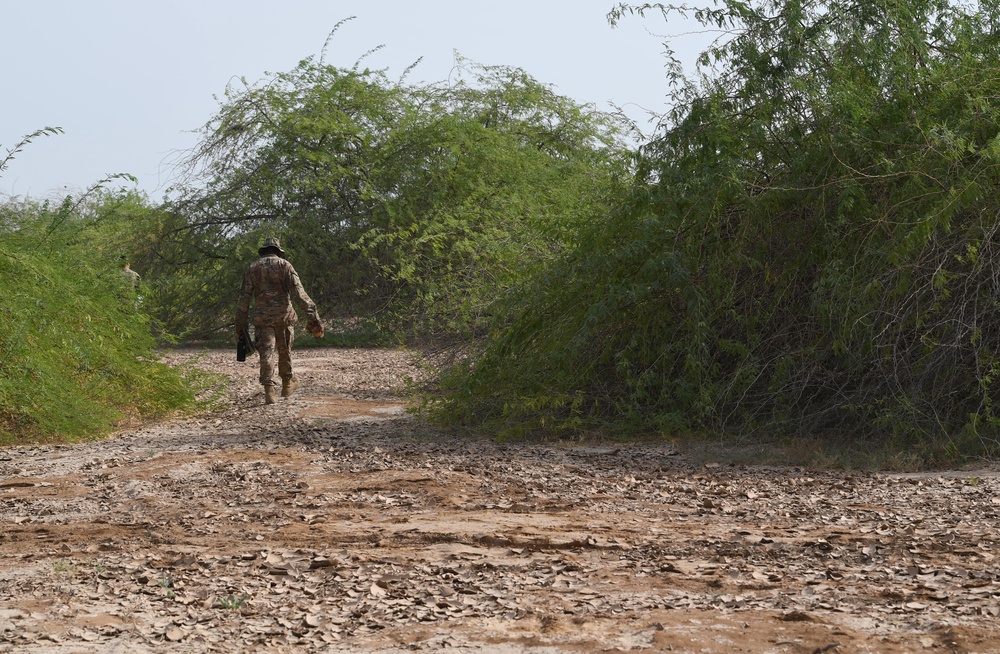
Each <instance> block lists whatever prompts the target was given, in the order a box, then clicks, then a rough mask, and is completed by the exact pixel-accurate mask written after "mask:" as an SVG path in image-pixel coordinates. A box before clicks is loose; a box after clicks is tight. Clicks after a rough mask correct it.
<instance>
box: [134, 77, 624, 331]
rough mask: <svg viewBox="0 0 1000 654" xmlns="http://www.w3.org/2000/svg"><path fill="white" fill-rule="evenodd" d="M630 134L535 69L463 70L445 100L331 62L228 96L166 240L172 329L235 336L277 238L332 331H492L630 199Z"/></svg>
mask: <svg viewBox="0 0 1000 654" xmlns="http://www.w3.org/2000/svg"><path fill="white" fill-rule="evenodd" d="M404 80H405V77H404ZM621 134H622V128H621V126H620V125H619V123H618V122H617V121H616V120H615V119H613V118H612V117H611V116H608V115H605V114H603V113H600V112H598V111H596V110H594V108H593V107H590V106H586V105H581V104H579V103H577V102H574V101H572V100H570V99H568V98H565V97H562V96H560V95H558V94H556V93H554V92H553V91H552V89H551V88H550V87H548V86H546V85H544V84H542V83H539V82H538V81H536V80H534V79H533V78H532V77H531V76H529V75H528V74H527V73H525V72H524V71H522V70H520V69H515V68H508V67H503V66H498V67H486V66H478V65H475V64H472V63H470V62H467V61H464V60H459V61H458V62H457V68H456V71H455V72H454V73H453V75H452V78H451V80H450V82H449V83H447V84H444V83H441V84H421V85H414V84H407V83H405V81H393V80H390V79H389V78H388V77H387V75H386V73H385V72H384V71H375V70H370V69H362V68H360V67H359V66H355V67H354V68H351V69H345V68H340V67H336V66H332V65H329V64H327V63H324V61H323V59H322V57H321V58H319V59H318V60H317V59H315V58H308V59H306V60H304V61H302V62H301V63H300V64H299V65H298V66H297V67H296V68H295V69H293V70H292V71H289V72H287V73H281V74H278V75H275V76H273V77H272V78H270V79H268V80H266V81H265V82H263V83H260V84H257V85H249V84H246V83H243V84H241V85H240V86H238V87H236V86H231V87H230V88H229V90H228V92H227V95H226V98H225V100H224V102H223V103H222V105H221V107H220V109H219V112H218V114H217V115H216V116H215V117H214V118H213V119H212V120H211V121H210V122H209V123H208V124H207V125H206V126H205V128H204V130H203V138H202V140H201V143H200V144H199V146H198V147H197V148H196V150H195V151H194V152H193V153H192V154H191V156H190V158H189V160H188V162H187V163H188V167H187V172H188V173H189V177H187V178H186V179H185V182H184V183H183V184H181V185H179V186H178V187H177V188H176V189H174V199H173V200H172V201H171V202H170V203H169V204H168V205H166V206H165V207H164V210H165V212H164V218H163V223H162V225H161V228H160V231H159V233H158V234H157V235H156V236H155V237H154V238H153V240H154V241H156V243H157V248H158V261H159V262H160V263H159V270H158V273H159V274H160V276H162V277H169V278H171V279H172V280H173V281H172V283H171V288H170V289H165V291H164V294H163V295H162V305H161V307H160V308H159V311H158V314H159V315H160V316H161V317H162V318H163V319H164V320H165V321H168V322H172V324H173V325H174V327H175V329H177V330H181V329H183V328H184V327H185V326H188V327H190V326H191V325H192V324H195V325H198V326H199V327H200V328H201V329H202V330H203V331H210V330H211V329H217V328H221V327H225V325H226V323H225V319H226V318H227V317H228V316H229V314H230V313H231V309H230V307H231V304H232V302H233V298H234V297H235V295H234V293H235V289H236V288H238V285H239V275H240V273H241V271H242V269H243V268H244V267H245V266H246V265H247V263H248V261H249V260H251V259H252V257H253V256H254V250H255V249H256V247H257V245H258V244H259V243H260V241H261V240H262V238H263V237H264V236H265V235H271V234H273V235H277V236H279V237H281V239H282V244H283V246H285V249H287V250H288V251H289V252H290V253H291V255H290V258H291V260H292V261H293V263H294V264H295V266H296V268H297V269H298V270H299V272H300V275H301V277H302V279H303V281H304V283H305V286H306V288H307V289H308V290H309V292H310V294H311V295H312V296H313V298H314V299H315V300H316V301H317V303H318V304H319V306H320V308H321V310H322V311H323V312H324V313H325V315H326V316H327V317H333V318H336V317H345V318H346V317H353V318H359V317H360V318H373V319H377V320H378V321H380V323H381V324H382V325H383V326H386V327H388V328H390V329H393V330H403V329H409V330H413V331H415V332H418V333H421V334H427V333H436V334H446V335H456V334H464V335H469V334H472V335H475V334H477V333H481V332H482V329H483V328H484V326H485V325H486V324H488V322H489V321H490V320H492V319H493V305H494V304H495V302H496V301H497V299H498V298H500V297H502V296H504V295H505V294H507V293H508V292H509V291H510V289H512V288H516V287H517V286H518V285H519V284H520V283H521V282H522V280H523V279H525V277H526V276H527V275H528V274H529V273H530V272H531V271H532V270H536V269H538V268H539V267H540V266H543V265H544V264H545V262H547V261H548V260H550V259H551V258H552V257H553V256H555V254H557V253H559V252H561V251H562V250H563V249H564V248H565V247H566V246H567V244H568V243H570V242H572V240H573V235H574V234H576V233H577V232H578V231H579V229H580V227H581V226H582V225H583V224H585V223H586V222H587V221H588V220H589V219H590V217H591V216H593V215H599V214H600V213H601V212H602V207H603V206H605V205H606V203H608V202H610V201H611V200H610V199H612V198H615V197H617V192H616V191H615V189H616V188H617V187H618V185H619V180H621V179H622V176H623V173H624V172H625V171H626V170H627V166H628V164H629V159H628V154H629V152H628V150H627V149H626V148H625V147H624V145H623V144H622V140H621Z"/></svg>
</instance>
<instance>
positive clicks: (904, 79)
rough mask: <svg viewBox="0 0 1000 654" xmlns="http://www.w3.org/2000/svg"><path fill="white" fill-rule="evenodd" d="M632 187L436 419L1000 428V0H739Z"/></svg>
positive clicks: (729, 5)
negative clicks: (972, 0) (956, 0)
mask: <svg viewBox="0 0 1000 654" xmlns="http://www.w3.org/2000/svg"><path fill="white" fill-rule="evenodd" d="M655 12H663V13H664V14H665V15H669V14H671V13H672V12H681V13H686V14H688V15H690V16H692V17H693V18H694V19H695V20H697V21H699V22H701V23H702V24H703V25H705V26H706V27H707V28H712V29H718V30H720V31H721V32H722V33H723V36H722V37H720V39H719V40H718V41H717V42H716V43H714V44H713V45H712V46H711V47H710V48H709V49H707V50H706V52H705V53H703V55H702V58H701V66H702V68H701V71H700V72H701V73H702V74H701V76H700V77H698V78H696V79H695V80H689V79H686V78H684V77H682V76H680V74H679V71H678V68H677V67H676V66H674V67H671V68H670V70H671V71H672V75H673V76H672V78H671V79H670V80H669V81H670V83H671V87H672V88H673V89H674V99H675V100H676V105H675V109H674V110H673V111H672V112H671V113H670V114H669V115H667V116H665V117H664V122H663V127H662V131H661V132H660V133H659V134H658V135H657V138H655V139H654V140H653V141H651V142H650V143H648V144H647V145H646V146H644V147H643V149H642V153H641V157H640V162H639V175H638V177H637V183H636V189H635V192H634V193H633V195H632V197H631V199H630V201H629V203H628V204H627V205H626V206H625V207H624V208H623V209H622V210H621V211H619V212H617V213H616V214H615V215H614V216H612V217H611V219H610V220H609V221H607V222H602V223H599V224H595V225H594V226H593V229H590V230H589V231H588V232H587V233H586V234H584V236H583V238H582V239H581V242H580V245H579V247H577V248H576V249H575V250H574V251H573V252H572V253H570V254H569V255H568V256H566V257H565V258H564V259H563V260H562V261H560V262H559V263H558V264H557V265H555V266H553V267H552V268H551V269H549V270H547V271H544V272H543V273H542V274H540V275H539V276H537V277H536V278H535V280H534V282H533V283H532V284H530V285H527V286H526V289H525V291H524V292H523V294H521V296H520V297H519V298H518V299H517V300H516V301H515V302H512V303H511V304H510V305H508V306H509V307H510V311H511V314H512V318H511V320H510V321H509V322H508V323H506V324H504V325H501V327H500V328H499V329H498V332H497V335H496V338H495V339H494V340H492V341H491V342H490V343H489V344H488V346H487V347H486V348H485V351H484V352H483V353H482V355H481V356H477V357H473V358H472V359H471V360H469V361H468V362H467V363H466V364H464V365H462V366H459V367H458V368H456V369H455V370H453V371H452V374H451V375H449V376H446V378H445V380H444V390H445V391H446V393H445V395H444V397H443V399H442V400H441V401H440V402H439V403H438V405H437V407H436V408H437V411H438V412H437V415H438V416H439V417H441V418H442V419H445V420H449V421H459V422H481V421H489V422H493V423H494V424H498V425H501V426H503V427H505V428H508V429H515V430H516V429H537V428H544V429H551V428H554V429H570V430H576V429H579V428H581V426H585V425H587V424H590V423H592V422H597V421H602V420H607V419H614V420H616V421H625V422H631V423H634V424H636V425H644V426H645V427H647V428H654V429H659V430H662V431H668V432H671V431H679V430H698V429H710V430H713V431H715V430H724V431H732V432H736V433H740V434H748V433H751V432H753V431H755V430H759V429H767V430H769V431H774V430H780V431H785V432H788V433H814V434H823V433H837V434H843V433H846V432H850V433H853V434H860V435H862V436H867V437H871V438H878V439H882V440H891V441H893V442H895V443H898V444H900V445H903V446H905V444H907V443H914V442H924V441H926V440H927V439H931V440H936V441H939V442H943V443H947V444H950V445H951V446H954V447H955V448H957V449H958V450H962V451H969V449H976V448H979V449H986V450H990V449H991V448H992V447H993V446H994V444H995V443H996V441H995V438H996V434H997V425H998V420H1000V416H998V415H997V413H996V411H995V409H994V405H995V402H996V399H997V393H998V387H997V370H998V366H1000V363H998V362H1000V359H998V354H997V352H998V349H997V343H998V342H1000V329H998V327H997V325H998V324H1000V315H998V304H997V299H996V298H997V294H998V290H1000V289H998V282H997V280H998V279H1000V270H998V269H997V268H996V266H997V264H996V263H995V262H996V261H997V260H998V255H1000V252H998V251H997V248H998V246H1000V238H998V234H997V219H996V217H997V215H1000V204H998V201H997V199H996V198H997V197H998V196H997V193H996V191H997V188H998V186H1000V184H998V183H1000V179H998V172H1000V168H998V166H997V162H998V153H1000V146H998V143H1000V136H998V135H1000V113H998V111H1000V109H998V107H997V105H996V103H995V102H994V99H995V98H996V97H997V96H998V93H1000V77H997V76H996V75H995V74H994V71H995V70H997V69H998V68H1000V49H998V48H997V43H998V39H1000V37H998V36H997V34H998V33H1000V32H998V30H997V26H998V25H1000V12H998V7H997V4H996V3H995V2H984V3H979V4H978V5H977V6H976V7H975V8H966V7H963V6H959V5H953V4H951V3H948V2H946V1H944V0H940V1H938V0H928V1H920V2H909V1H908V2H896V1H895V0H876V1H875V2H868V3H861V4H858V3H855V2H853V1H835V2H822V3H821V2H813V1H802V0H773V1H767V2H761V3H753V4H751V3H746V2H740V1H738V0H727V1H724V2H721V3H719V4H718V5H716V6H715V7H713V8H707V9H680V8H671V7H668V6H665V5H661V4H647V5H641V6H634V5H620V6H619V7H618V8H617V9H616V10H615V11H613V12H612V15H611V18H612V20H620V19H622V18H624V17H625V16H626V15H628V14H648V13H655Z"/></svg>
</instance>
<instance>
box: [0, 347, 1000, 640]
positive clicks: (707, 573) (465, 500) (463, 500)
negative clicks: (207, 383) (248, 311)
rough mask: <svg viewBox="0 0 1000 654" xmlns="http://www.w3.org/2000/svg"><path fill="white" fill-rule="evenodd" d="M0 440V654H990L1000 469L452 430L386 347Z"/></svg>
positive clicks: (994, 629) (236, 378) (209, 364)
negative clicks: (154, 414) (105, 435)
mask: <svg viewBox="0 0 1000 654" xmlns="http://www.w3.org/2000/svg"><path fill="white" fill-rule="evenodd" d="M172 356H173V357H174V358H178V359H184V358H191V357H192V356H196V357H197V359H198V365H200V366H202V367H205V368H207V369H211V370H215V371H218V372H222V373H224V374H227V375H229V376H231V377H232V379H233V384H232V387H231V397H230V399H229V400H227V401H226V402H225V403H224V405H223V406H222V407H221V408H220V409H219V410H217V411H215V412H212V413H207V414H203V415H199V416H196V417H194V418H186V419H181V420H174V421H170V422H167V423H164V424H157V425H150V426H145V427H142V428H139V429H132V430H129V431H125V432H122V433H119V434H117V435H115V436H114V437H112V438H109V439H107V440H102V441H100V442H91V443H83V444H75V445H64V446H32V447H15V448H8V449H4V450H0V652H25V653H33V654H43V653H44V654H50V653H59V654H70V653H72V654H78V653H79V654H85V653H96V652H122V653H125V652H138V653H140V654H142V653H149V652H171V653H187V652H234V651H236V652H274V653H278V652H340V651H345V652H346V651H368V652H403V651H414V650H439V649H446V648H447V649H450V650H451V651H454V652H473V651H476V652H511V653H513V652H517V653H542V652H546V653H548V652H552V653H555V652H604V651H629V650H649V651H657V652H660V651H673V652H706V653H712V652H727V653H729V652H754V653H765V652H790V653H792V652H794V653H806V654H818V653H821V652H830V653H831V654H837V653H847V652H880V653H882V652H888V653H897V652H898V653H901V652H922V651H932V652H934V651H941V652H998V651H1000V626H998V617H1000V570H998V568H997V560H996V557H997V556H998V554H1000V542H998V539H1000V534H998V530H997V527H998V511H1000V497H998V494H997V490H998V487H1000V479H998V476H997V474H996V473H994V472H992V471H979V472H970V471H964V472H953V473H947V472H942V473H934V474H921V475H886V474H858V473H841V472H821V471H811V470H803V469H793V468H751V467H737V466H728V465H713V464H708V465H700V464H699V465H695V464H693V463H692V462H691V461H690V460H689V459H688V458H687V457H685V456H684V455H683V454H682V453H679V452H677V451H675V450H674V449H673V448H672V447H671V446H670V445H669V444H654V445H651V444H640V445H621V444H588V445H576V446H540V445H537V444H526V443H496V442H491V441H489V440H485V439H484V440H477V439H472V438H468V437H465V438H462V439H457V438H455V437H449V436H448V435H446V434H440V433H435V432H433V431H432V430H430V429H428V428H426V427H425V426H422V425H421V424H419V423H418V422H417V421H416V420H415V419H414V418H413V417H411V416H409V415H408V414H406V413H405V412H404V409H403V406H402V400H401V399H400V398H401V395H400V392H399V391H400V389H401V388H402V385H403V380H404V379H405V378H406V377H407V376H415V375H416V374H417V368H416V367H414V362H413V361H412V360H411V358H410V356H409V355H407V354H406V353H403V352H398V351H388V350H341V349H316V350H300V351H299V352H297V353H296V360H297V364H298V372H299V374H300V376H301V378H302V381H303V385H302V387H301V388H300V390H299V392H298V393H296V395H295V396H293V397H292V398H289V399H287V400H282V401H280V402H279V403H278V404H276V405H272V406H265V405H263V403H262V399H263V398H262V394H261V393H260V387H259V386H258V385H257V384H256V382H255V379H256V371H255V369H254V365H253V363H251V362H248V363H246V364H237V362H236V361H235V359H234V357H233V353H232V352H230V351H203V352H200V353H199V352H191V351H188V352H178V353H174V354H173V355H172Z"/></svg>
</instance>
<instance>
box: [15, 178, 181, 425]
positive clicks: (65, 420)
mask: <svg viewBox="0 0 1000 654" xmlns="http://www.w3.org/2000/svg"><path fill="white" fill-rule="evenodd" d="M99 196H100V194H99V193H97V192H95V193H91V194H88V195H85V196H83V197H81V198H76V199H74V198H66V199H65V200H64V201H62V202H61V203H59V204H58V206H51V205H49V204H48V203H43V204H37V203H33V202H28V201H22V202H18V201H15V200H8V201H6V202H4V203H3V204H0V234H2V238H0V280H2V285H3V288H4V289H5V290H4V293H3V295H2V297H0V442H2V441H11V440H20V439H26V438H30V439H35V438H38V439H49V438H58V439H72V438H78V437H85V436H92V435H98V434H101V433H103V432H106V431H107V430H109V429H111V428H112V427H113V426H114V425H116V424H118V423H120V422H121V421H122V420H123V419H132V418H143V417H150V416H155V415H160V414H163V413H165V412H168V411H171V410H174V409H178V408H182V407H186V406H190V405H192V403H193V401H194V397H193V391H192V386H190V385H189V384H188V383H187V382H186V381H185V379H183V378H182V377H181V375H180V374H179V373H178V372H177V371H176V370H174V369H172V368H169V367H168V366H165V365H163V364H160V363H158V362H157V358H158V357H157V355H156V350H155V348H156V342H155V341H154V339H153V337H152V335H151V332H150V321H149V319H148V317H147V316H146V314H145V312H144V311H143V309H142V301H141V299H140V295H141V294H144V293H145V292H146V290H147V289H146V287H145V286H139V287H138V288H133V286H132V285H131V284H130V283H129V281H128V280H127V279H126V278H125V277H124V275H123V274H122V273H121V261H120V254H119V252H118V250H117V248H107V249H105V251H102V250H101V249H100V248H96V247H93V245H94V243H95V242H100V241H103V239H102V238H101V237H100V234H102V233H103V234H106V235H107V234H112V233H114V232H115V231H117V230H118V229H119V228H118V227H113V226H112V225H111V224H110V222H101V221H100V220H98V218H99V212H96V213H95V212H93V211H91V210H90V209H93V208H94V207H103V205H101V203H100V199H99ZM108 199H109V201H110V198H108ZM111 203H112V204H113V202H111Z"/></svg>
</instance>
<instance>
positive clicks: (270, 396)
mask: <svg viewBox="0 0 1000 654" xmlns="http://www.w3.org/2000/svg"><path fill="white" fill-rule="evenodd" d="M277 399H278V398H277V397H276V396H275V394H274V386H265V387H264V404H274V403H275V402H276V401H277Z"/></svg>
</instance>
